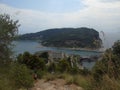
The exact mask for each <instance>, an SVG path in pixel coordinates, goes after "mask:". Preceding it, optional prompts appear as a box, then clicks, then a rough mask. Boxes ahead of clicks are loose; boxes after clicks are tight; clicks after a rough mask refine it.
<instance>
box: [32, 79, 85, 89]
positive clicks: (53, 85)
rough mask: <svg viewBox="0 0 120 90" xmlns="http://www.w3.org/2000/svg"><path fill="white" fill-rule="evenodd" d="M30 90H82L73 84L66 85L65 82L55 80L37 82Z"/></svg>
mask: <svg viewBox="0 0 120 90" xmlns="http://www.w3.org/2000/svg"><path fill="white" fill-rule="evenodd" d="M31 90H83V89H82V88H81V87H78V86H76V85H74V84H71V85H66V82H65V80H63V79H56V80H53V81H45V80H38V81H37V82H36V83H35V85H34V87H33V88H32V89H31Z"/></svg>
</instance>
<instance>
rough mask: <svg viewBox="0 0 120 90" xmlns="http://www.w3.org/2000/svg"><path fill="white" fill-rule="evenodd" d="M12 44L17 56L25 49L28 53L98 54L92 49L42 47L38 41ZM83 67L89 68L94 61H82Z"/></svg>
mask: <svg viewBox="0 0 120 90" xmlns="http://www.w3.org/2000/svg"><path fill="white" fill-rule="evenodd" d="M13 44H14V45H15V47H14V48H13V51H14V55H15V56H17V55H18V54H20V53H24V52H26V51H28V52H30V53H32V54H33V53H35V52H37V51H55V52H63V53H66V54H73V55H80V56H82V57H89V56H95V55H100V54H101V53H99V52H94V51H85V50H70V49H65V48H55V47H43V46H42V45H41V44H40V43H38V42H36V41H14V42H13ZM82 63H83V67H85V68H87V69H91V68H92V67H93V66H94V64H95V61H94V62H86V61H85V62H82Z"/></svg>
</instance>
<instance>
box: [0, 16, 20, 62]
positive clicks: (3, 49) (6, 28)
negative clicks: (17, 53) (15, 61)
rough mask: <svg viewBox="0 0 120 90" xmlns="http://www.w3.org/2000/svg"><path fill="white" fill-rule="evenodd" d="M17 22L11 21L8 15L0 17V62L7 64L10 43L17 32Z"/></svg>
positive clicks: (9, 54) (10, 52)
mask: <svg viewBox="0 0 120 90" xmlns="http://www.w3.org/2000/svg"><path fill="white" fill-rule="evenodd" d="M19 26H20V25H18V20H17V21H13V20H12V19H11V18H10V16H9V15H7V14H1V15H0V62H2V63H8V62H9V61H8V60H10V56H11V54H12V51H11V46H13V45H12V41H13V40H14V38H15V37H16V35H17V32H18V27H19Z"/></svg>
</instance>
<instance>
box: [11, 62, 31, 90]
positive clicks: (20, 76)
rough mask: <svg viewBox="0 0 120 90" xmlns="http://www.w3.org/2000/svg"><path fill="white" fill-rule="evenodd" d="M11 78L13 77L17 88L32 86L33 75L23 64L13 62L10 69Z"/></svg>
mask: <svg viewBox="0 0 120 90" xmlns="http://www.w3.org/2000/svg"><path fill="white" fill-rule="evenodd" d="M11 78H13V79H14V81H15V84H16V86H17V87H18V88H29V87H32V86H33V77H32V75H31V74H30V70H29V69H28V68H27V67H26V66H25V65H20V64H15V65H13V66H12V69H11Z"/></svg>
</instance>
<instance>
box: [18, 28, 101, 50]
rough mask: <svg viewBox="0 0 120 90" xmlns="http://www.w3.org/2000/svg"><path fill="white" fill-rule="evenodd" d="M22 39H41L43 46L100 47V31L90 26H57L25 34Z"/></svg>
mask: <svg viewBox="0 0 120 90" xmlns="http://www.w3.org/2000/svg"><path fill="white" fill-rule="evenodd" d="M19 39H20V40H39V41H41V43H42V45H43V46H51V47H70V48H73V47H74V48H99V47H100V46H101V42H102V41H101V39H100V37H99V32H97V31H96V30H94V29H90V28H57V29H48V30H44V31H40V32H37V33H29V34H24V35H21V36H20V37H19Z"/></svg>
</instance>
